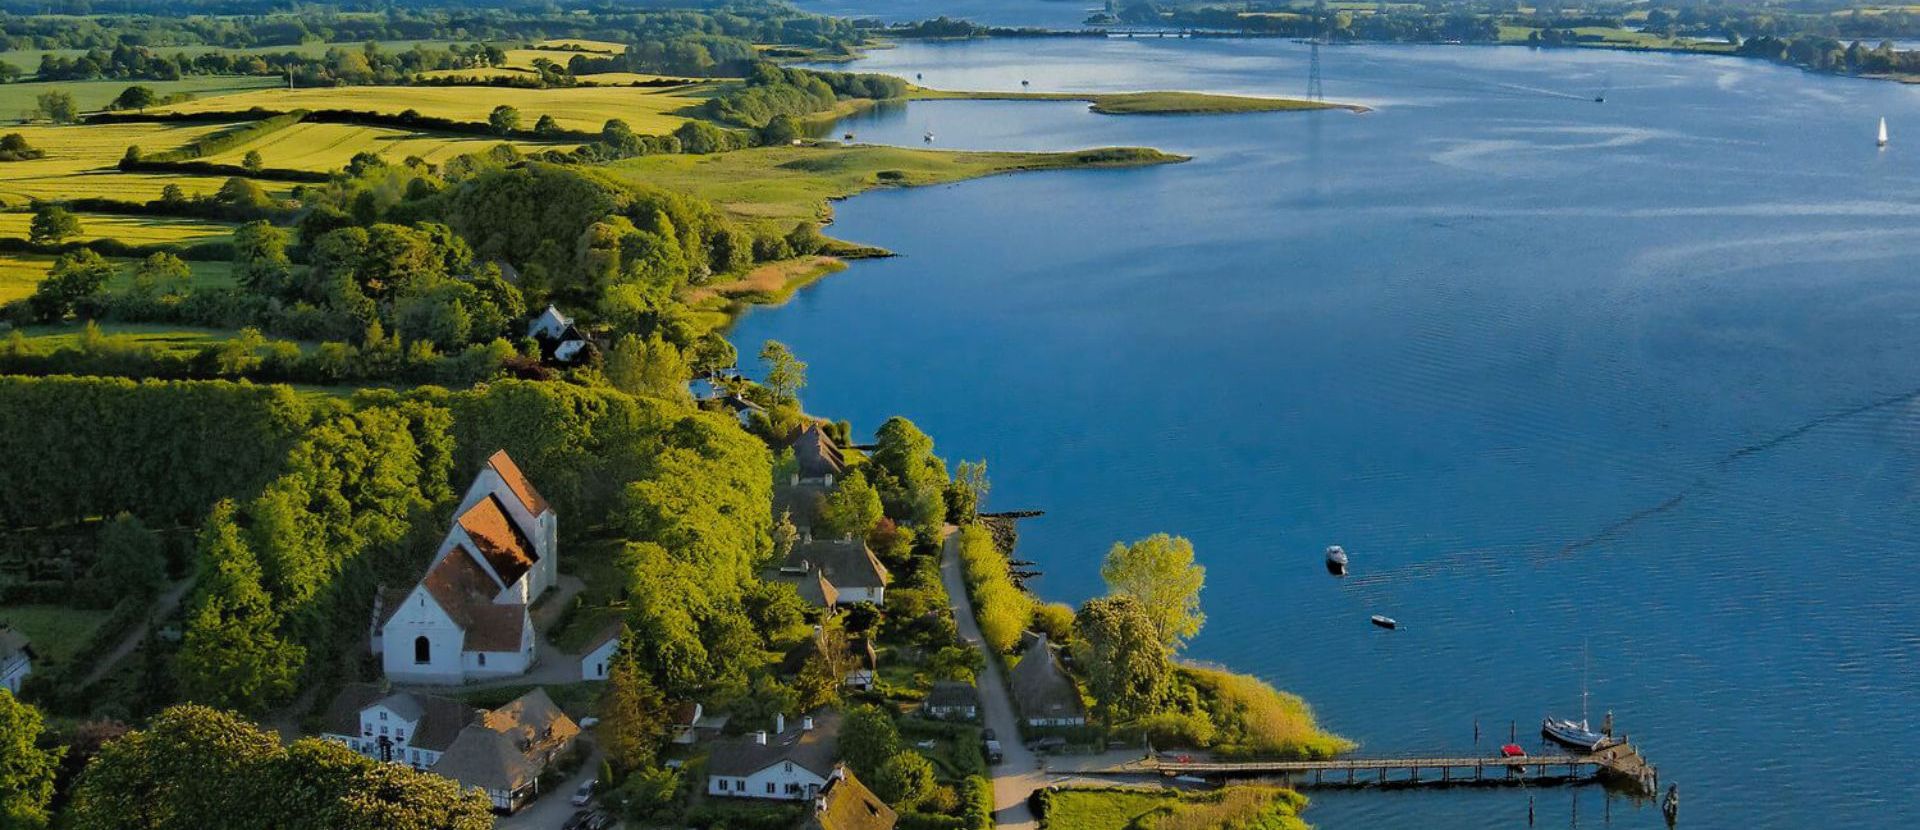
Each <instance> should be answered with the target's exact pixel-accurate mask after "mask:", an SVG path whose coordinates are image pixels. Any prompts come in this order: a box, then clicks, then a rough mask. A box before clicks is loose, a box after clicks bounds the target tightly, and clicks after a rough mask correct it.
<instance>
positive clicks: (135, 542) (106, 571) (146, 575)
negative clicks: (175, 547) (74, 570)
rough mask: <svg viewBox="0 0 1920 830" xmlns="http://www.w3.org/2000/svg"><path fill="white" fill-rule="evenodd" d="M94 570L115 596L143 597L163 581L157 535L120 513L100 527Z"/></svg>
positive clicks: (162, 554)
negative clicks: (97, 556)
mask: <svg viewBox="0 0 1920 830" xmlns="http://www.w3.org/2000/svg"><path fill="white" fill-rule="evenodd" d="M98 544H99V547H100V559H99V562H98V563H97V564H96V565H95V567H96V568H97V569H98V570H99V571H100V574H101V576H102V577H104V578H105V581H106V583H107V584H108V585H109V586H111V587H112V589H113V592H114V595H115V596H118V597H135V598H138V597H147V596H152V595H153V593H154V592H155V591H158V590H159V589H160V585H161V583H163V582H165V581H166V579H167V558H166V554H165V552H164V551H163V550H162V549H161V544H160V536H159V534H156V533H154V532H153V531H152V530H149V529H147V526H146V525H145V524H143V523H142V522H141V521H140V520H139V519H138V518H135V517H134V515H133V514H131V513H127V512H122V513H121V514H120V515H118V516H115V517H113V519H112V520H111V521H109V522H107V523H106V525H105V526H103V527H101V528H100V536H99V541H98Z"/></svg>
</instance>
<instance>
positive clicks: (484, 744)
mask: <svg viewBox="0 0 1920 830" xmlns="http://www.w3.org/2000/svg"><path fill="white" fill-rule="evenodd" d="M579 734H580V727H579V725H577V724H575V723H574V722H573V720H572V719H571V718H569V717H567V716H566V713H564V712H562V711H560V707H558V706H556V705H554V702H553V699H552V698H550V697H548V696H547V692H546V690H545V689H534V690H533V691H531V692H528V693H526V694H524V695H521V696H520V697H519V698H518V699H516V700H514V701H513V702H512V703H508V704H507V705H505V706H502V707H500V708H498V709H495V710H493V711H491V712H489V711H485V710H481V709H475V708H473V707H471V706H468V705H466V704H465V703H462V702H460V701H457V700H453V699H451V698H444V697H438V696H435V695H423V694H413V693H409V692H387V691H384V690H382V689H380V688H379V687H377V686H371V685H367V684H355V685H352V686H348V687H347V688H345V689H342V690H341V692H340V694H339V696H337V697H335V698H334V700H333V704H332V705H331V706H329V707H328V708H327V726H326V731H324V732H322V733H321V735H320V737H321V738H323V739H325V740H330V741H335V742H338V743H342V744H345V745H346V746H347V748H348V749H351V750H353V751H354V752H358V753H360V754H361V755H365V756H366V757H368V758H372V759H374V760H376V761H388V762H392V763H396V764H406V765H407V766H410V767H413V768H414V769H418V770H426V771H430V772H433V773H436V774H439V775H444V776H446V777H448V778H452V779H454V780H455V781H458V782H460V784H461V785H462V786H465V787H479V788H480V789H481V790H483V791H485V792H486V794H487V798H488V800H490V801H492V802H493V808H494V810H496V811H498V812H502V813H510V812H513V811H514V810H517V809H519V808H520V807H521V806H522V805H524V804H526V803H527V802H528V801H529V800H531V799H532V798H533V797H534V796H536V795H539V783H538V782H539V777H540V773H541V772H542V771H544V770H545V769H546V767H547V765H548V764H550V763H552V762H553V761H554V759H555V758H557V757H559V756H560V755H562V754H564V753H565V752H566V751H567V750H568V749H570V748H572V746H573V742H574V739H575V738H576V737H578V736H579Z"/></svg>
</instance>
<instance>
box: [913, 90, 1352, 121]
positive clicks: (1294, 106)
mask: <svg viewBox="0 0 1920 830" xmlns="http://www.w3.org/2000/svg"><path fill="white" fill-rule="evenodd" d="M908 97H910V98H914V99H917V100H929V101H950V100H966V101H1086V102H1087V103H1089V104H1091V105H1092V106H1090V107H1089V109H1092V110H1093V111H1094V112H1098V113H1104V114H1107V115H1217V114H1224V113H1235V112H1278V111H1286V110H1324V109H1349V110H1353V111H1355V112H1365V111H1366V109H1367V108H1366V107H1362V106H1359V105H1356V104H1336V103H1331V102H1327V101H1303V100H1300V99H1298V98H1250V97H1247V96H1244V95H1211V94H1208V93H1204V92H1110V93H1079V92H955V91H948V90H940V89H915V90H913V91H912V92H911V93H910V94H909V96H908Z"/></svg>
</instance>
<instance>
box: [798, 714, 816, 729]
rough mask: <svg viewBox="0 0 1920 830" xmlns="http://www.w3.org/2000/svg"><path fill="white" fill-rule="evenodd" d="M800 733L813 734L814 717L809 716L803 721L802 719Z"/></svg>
mask: <svg viewBox="0 0 1920 830" xmlns="http://www.w3.org/2000/svg"><path fill="white" fill-rule="evenodd" d="M800 731H802V732H812V731H813V716H812V715H808V716H806V717H804V718H801V719H800Z"/></svg>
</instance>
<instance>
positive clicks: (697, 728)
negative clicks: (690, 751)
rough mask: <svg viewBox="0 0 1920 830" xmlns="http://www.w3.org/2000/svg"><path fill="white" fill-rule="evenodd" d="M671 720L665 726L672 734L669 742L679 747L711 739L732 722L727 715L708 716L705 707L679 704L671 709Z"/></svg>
mask: <svg viewBox="0 0 1920 830" xmlns="http://www.w3.org/2000/svg"><path fill="white" fill-rule="evenodd" d="M670 717H671V718H672V720H671V721H670V722H669V723H668V724H667V726H668V729H670V730H671V731H672V733H673V737H672V738H671V740H672V741H673V742H674V743H676V744H679V745H681V746H691V745H693V744H696V743H699V742H700V740H701V739H703V738H711V737H713V736H715V735H718V734H720V730H722V729H725V728H727V722H728V721H729V720H732V718H731V717H730V716H728V715H724V714H721V715H709V714H707V709H706V707H705V706H701V705H700V704H698V703H692V702H688V703H681V704H679V705H677V706H674V707H673V712H672V714H671V715H670Z"/></svg>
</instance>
